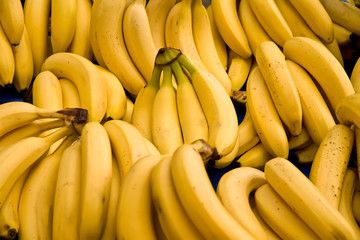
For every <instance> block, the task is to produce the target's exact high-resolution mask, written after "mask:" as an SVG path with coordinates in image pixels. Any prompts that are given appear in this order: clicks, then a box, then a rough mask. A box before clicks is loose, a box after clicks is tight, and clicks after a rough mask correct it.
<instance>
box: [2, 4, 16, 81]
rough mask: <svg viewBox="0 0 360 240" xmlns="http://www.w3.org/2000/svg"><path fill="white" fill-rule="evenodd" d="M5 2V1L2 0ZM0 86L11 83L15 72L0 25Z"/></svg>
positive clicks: (10, 50) (12, 54)
mask: <svg viewBox="0 0 360 240" xmlns="http://www.w3.org/2000/svg"><path fill="white" fill-rule="evenodd" d="M4 2H5V1H4ZM0 51H1V55H0V86H1V87H5V86H8V85H10V86H11V85H12V84H13V81H14V74H15V58H14V53H13V50H12V47H11V44H10V42H9V40H8V39H7V37H6V35H5V33H4V31H3V29H2V27H1V25H0Z"/></svg>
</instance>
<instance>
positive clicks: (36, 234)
mask: <svg viewBox="0 0 360 240" xmlns="http://www.w3.org/2000/svg"><path fill="white" fill-rule="evenodd" d="M76 137H77V136H75V135H73V136H69V137H67V138H66V139H65V140H63V141H62V142H61V144H60V145H59V147H57V148H56V150H55V151H54V152H53V153H52V154H50V155H47V156H46V157H44V158H42V159H40V160H39V161H38V162H37V163H36V164H35V165H34V166H33V167H31V170H30V172H29V176H28V177H27V179H26V182H25V184H24V187H23V190H22V192H21V197H20V202H19V220H20V226H21V227H20V229H19V238H21V239H51V238H52V216H53V206H54V194H55V188H56V180H57V172H58V168H59V163H60V160H61V157H62V154H63V152H64V151H65V149H67V147H68V146H70V145H71V143H73V142H74V140H75V139H76Z"/></svg>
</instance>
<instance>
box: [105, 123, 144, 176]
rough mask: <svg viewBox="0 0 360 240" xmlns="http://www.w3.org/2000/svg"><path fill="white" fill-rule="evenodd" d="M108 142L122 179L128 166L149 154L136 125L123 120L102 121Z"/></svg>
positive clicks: (127, 170) (128, 168)
mask: <svg viewBox="0 0 360 240" xmlns="http://www.w3.org/2000/svg"><path fill="white" fill-rule="evenodd" d="M104 128H105V129H106V131H107V133H108V135H109V138H110V142H111V149H112V152H113V154H114V156H115V157H116V159H117V161H118V164H119V169H120V177H121V179H124V178H125V176H126V175H127V174H128V172H129V170H130V168H131V166H132V165H134V163H135V162H136V161H138V160H139V159H140V158H142V157H144V156H147V155H149V150H148V148H147V145H146V143H145V140H144V139H145V138H144V137H143V136H142V135H141V133H140V132H139V131H138V130H137V128H136V127H134V126H133V125H131V124H130V123H128V122H125V121H123V120H110V121H107V122H105V123H104Z"/></svg>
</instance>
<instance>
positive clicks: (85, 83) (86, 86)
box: [42, 52, 107, 122]
mask: <svg viewBox="0 0 360 240" xmlns="http://www.w3.org/2000/svg"><path fill="white" fill-rule="evenodd" d="M46 70H49V71H51V72H52V73H54V74H55V75H56V76H57V77H58V78H67V79H69V80H71V81H72V82H73V83H74V84H75V86H76V88H77V89H78V91H79V96H80V101H81V107H82V108H85V109H87V110H88V112H89V120H90V121H99V122H100V121H101V120H102V119H103V117H104V116H105V113H106V108H107V93H106V86H105V84H104V83H103V81H101V80H100V79H101V78H100V77H99V76H100V74H99V71H98V69H97V68H96V66H95V64H93V63H92V62H91V61H90V60H88V59H87V58H85V57H82V56H80V55H77V54H75V53H69V52H59V53H55V54H53V55H51V56H49V57H48V58H47V59H46V60H45V62H44V64H43V66H42V71H46Z"/></svg>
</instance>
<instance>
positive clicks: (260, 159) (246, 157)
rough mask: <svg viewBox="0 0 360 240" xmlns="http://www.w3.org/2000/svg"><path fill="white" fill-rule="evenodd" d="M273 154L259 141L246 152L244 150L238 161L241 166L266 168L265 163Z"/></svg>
mask: <svg viewBox="0 0 360 240" xmlns="http://www.w3.org/2000/svg"><path fill="white" fill-rule="evenodd" d="M271 158H273V156H272V155H271V154H270V153H269V152H268V151H267V150H266V149H265V147H264V144H262V143H261V142H259V143H258V144H256V145H255V146H253V147H252V148H250V149H249V150H247V151H246V152H244V153H243V154H242V155H241V156H240V157H239V158H238V159H237V160H236V163H238V164H239V165H240V167H253V168H257V169H260V170H264V166H265V163H266V162H267V161H269V160H270V159H271Z"/></svg>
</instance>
